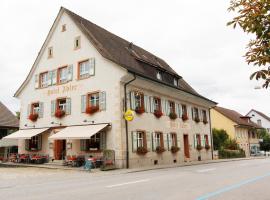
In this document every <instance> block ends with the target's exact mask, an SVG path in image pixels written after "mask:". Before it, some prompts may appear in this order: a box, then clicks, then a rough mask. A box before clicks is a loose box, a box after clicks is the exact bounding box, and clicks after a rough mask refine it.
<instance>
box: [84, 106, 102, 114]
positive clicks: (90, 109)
mask: <svg viewBox="0 0 270 200" xmlns="http://www.w3.org/2000/svg"><path fill="white" fill-rule="evenodd" d="M97 111H99V106H88V107H87V108H86V110H85V112H86V113H87V114H89V115H92V114H94V113H96V112H97Z"/></svg>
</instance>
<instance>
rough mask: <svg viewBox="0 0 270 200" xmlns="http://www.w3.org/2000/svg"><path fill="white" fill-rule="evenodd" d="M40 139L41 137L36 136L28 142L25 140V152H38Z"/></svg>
mask: <svg viewBox="0 0 270 200" xmlns="http://www.w3.org/2000/svg"><path fill="white" fill-rule="evenodd" d="M41 140H42V138H41V135H37V136H34V137H32V138H31V139H30V140H25V143H26V146H25V147H26V148H25V149H26V150H27V151H38V150H41V144H42V142H41Z"/></svg>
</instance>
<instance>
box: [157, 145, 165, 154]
mask: <svg viewBox="0 0 270 200" xmlns="http://www.w3.org/2000/svg"><path fill="white" fill-rule="evenodd" d="M164 151H165V149H164V147H161V146H158V147H157V148H156V152H157V153H158V154H161V153H163V152H164Z"/></svg>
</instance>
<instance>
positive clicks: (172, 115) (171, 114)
mask: <svg viewBox="0 0 270 200" xmlns="http://www.w3.org/2000/svg"><path fill="white" fill-rule="evenodd" d="M169 117H170V119H172V120H175V119H176V118H177V114H176V113H173V112H171V113H170V114H169Z"/></svg>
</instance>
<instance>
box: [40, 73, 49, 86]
mask: <svg viewBox="0 0 270 200" xmlns="http://www.w3.org/2000/svg"><path fill="white" fill-rule="evenodd" d="M40 87H41V88H45V87H48V72H44V73H41V74H40Z"/></svg>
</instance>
